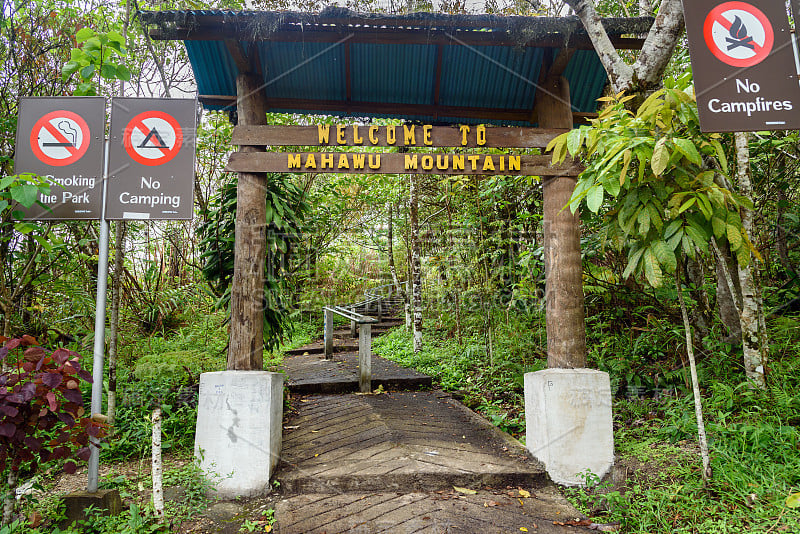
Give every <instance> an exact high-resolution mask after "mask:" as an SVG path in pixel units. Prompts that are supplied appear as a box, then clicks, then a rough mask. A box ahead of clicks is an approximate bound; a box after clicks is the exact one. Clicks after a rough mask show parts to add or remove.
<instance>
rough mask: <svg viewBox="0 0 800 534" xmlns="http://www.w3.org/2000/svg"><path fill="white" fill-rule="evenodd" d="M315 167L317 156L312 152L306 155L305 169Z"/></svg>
mask: <svg viewBox="0 0 800 534" xmlns="http://www.w3.org/2000/svg"><path fill="white" fill-rule="evenodd" d="M316 168H317V158H315V157H314V154H309V155H308V156H307V157H306V169H316Z"/></svg>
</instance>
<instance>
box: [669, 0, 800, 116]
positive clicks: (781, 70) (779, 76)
mask: <svg viewBox="0 0 800 534" xmlns="http://www.w3.org/2000/svg"><path fill="white" fill-rule="evenodd" d="M683 9H684V17H685V20H686V33H687V35H688V37H689V51H690V53H691V58H692V70H693V73H694V83H695V94H696V96H697V107H698V111H699V114H700V127H701V129H702V130H703V131H705V132H732V131H758V130H793V129H800V85H799V84H798V76H797V70H796V67H795V58H794V52H793V49H792V36H791V32H790V29H789V20H788V17H787V15H786V10H785V6H784V5H783V3H782V2H770V1H767V0H748V1H733V2H731V1H728V2H724V1H719V0H683Z"/></svg>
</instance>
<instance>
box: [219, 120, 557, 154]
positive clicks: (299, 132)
mask: <svg viewBox="0 0 800 534" xmlns="http://www.w3.org/2000/svg"><path fill="white" fill-rule="evenodd" d="M406 127H408V126H406ZM320 128H322V129H323V131H324V130H325V129H326V126H325V125H322V126H279V125H266V126H249V125H240V126H236V127H235V128H234V129H233V139H232V144H234V145H238V146H358V145H357V144H356V143H355V140H354V138H355V137H356V135H358V137H359V138H360V139H361V143H359V144H360V145H362V146H382V147H384V146H398V147H399V146H405V139H404V135H403V133H404V127H403V126H397V127H395V129H394V135H393V137H394V139H395V142H393V143H389V142H388V139H389V138H390V136H389V133H388V131H387V130H388V129H389V128H390V127H387V126H371V125H369V124H361V125H337V124H332V125H330V126H329V127H328V128H329V130H328V132H327V136H328V142H320V133H319V132H320ZM338 128H341V130H342V131H343V134H344V135H343V138H344V142H343V143H338V142H337V137H338V133H337V130H338ZM414 128H415V130H414V133H415V140H416V141H417V143H416V145H415V146H424V142H423V133H422V126H420V125H416V126H415V127H414ZM467 129H468V131H466V132H464V131H463V130H461V129H460V127H458V126H433V127H432V128H431V129H430V138H431V144H430V145H428V146H433V147H465V148H477V147H479V145H478V139H477V132H476V129H477V128H476V126H468V127H467ZM566 131H568V130H566V129H545V128H526V127H506V126H488V127H486V143H485V144H483V145H480V146H481V147H486V148H545V147H546V146H547V144H548V143H549V142H550V141H551V140H552V139H553V138H554V137H556V136H558V135H560V134H562V133H564V132H566ZM370 133H372V138H373V139H374V140H377V143H372V142H371V141H370ZM465 135H466V141H467V142H466V144H464V137H465Z"/></svg>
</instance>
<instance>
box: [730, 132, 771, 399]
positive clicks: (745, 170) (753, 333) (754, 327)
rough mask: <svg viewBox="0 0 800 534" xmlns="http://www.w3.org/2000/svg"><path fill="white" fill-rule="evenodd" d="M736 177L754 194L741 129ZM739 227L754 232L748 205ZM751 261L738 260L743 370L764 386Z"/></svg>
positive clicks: (745, 190) (746, 192) (763, 349)
mask: <svg viewBox="0 0 800 534" xmlns="http://www.w3.org/2000/svg"><path fill="white" fill-rule="evenodd" d="M735 138H736V178H737V181H738V185H739V192H740V193H741V194H742V195H743V196H745V197H747V198H749V199H752V198H753V188H752V185H751V182H750V147H749V146H748V140H749V135H748V134H747V133H744V132H736V134H735ZM741 216H742V228H743V229H744V231H745V233H746V234H747V236H752V235H753V232H752V229H753V212H752V211H751V210H749V209H747V208H744V207H743V208H741ZM747 254H748V255H749V256H750V261H749V262H747V264H746V265H742V263H741V262H739V263H738V267H739V283H740V284H741V288H742V315H741V325H742V352H743V353H744V371H745V374H746V375H747V378H748V379H749V380H752V381H753V383H754V384H755V385H756V386H757V387H759V388H762V389H763V388H765V387H766V380H765V378H764V365H766V363H767V354H766V344H762V337H761V333H760V332H759V314H760V313H763V312H761V311H760V310H759V299H758V295H757V294H756V289H755V284H754V281H753V272H752V268H751V265H752V262H753V260H754V258H753V257H752V254H750V253H749V252H748V253H747Z"/></svg>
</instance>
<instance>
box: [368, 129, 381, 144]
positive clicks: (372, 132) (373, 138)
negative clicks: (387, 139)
mask: <svg viewBox="0 0 800 534" xmlns="http://www.w3.org/2000/svg"><path fill="white" fill-rule="evenodd" d="M378 128H379V126H370V127H369V142H370V143H372V144H373V145H377V144H378V136H377V135H375V134H376V133H378Z"/></svg>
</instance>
